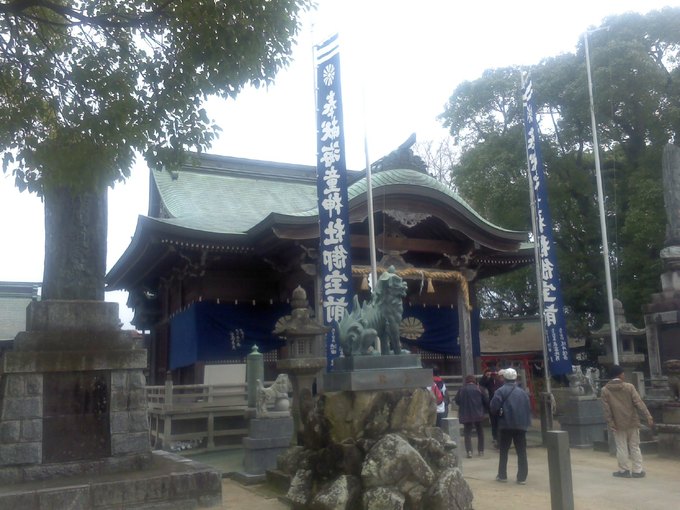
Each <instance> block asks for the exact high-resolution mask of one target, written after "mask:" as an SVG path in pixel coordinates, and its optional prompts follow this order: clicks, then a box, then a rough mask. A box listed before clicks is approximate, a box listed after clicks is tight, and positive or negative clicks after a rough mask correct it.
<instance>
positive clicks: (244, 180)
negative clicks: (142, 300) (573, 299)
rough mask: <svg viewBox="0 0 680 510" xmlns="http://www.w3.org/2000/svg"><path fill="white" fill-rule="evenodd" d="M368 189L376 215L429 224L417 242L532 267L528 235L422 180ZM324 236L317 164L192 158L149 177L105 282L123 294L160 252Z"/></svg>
mask: <svg viewBox="0 0 680 510" xmlns="http://www.w3.org/2000/svg"><path fill="white" fill-rule="evenodd" d="M348 182H349V183H350V186H349V189H348V195H349V200H350V221H351V223H352V224H353V225H354V224H359V223H362V222H364V220H365V219H366V217H367V207H366V202H367V194H366V189H367V184H366V178H365V176H364V173H363V172H348ZM372 189H373V196H374V209H375V211H376V213H377V212H378V211H383V212H386V214H388V215H389V214H390V211H393V210H396V211H398V214H402V213H406V214H412V215H415V216H417V217H419V218H429V220H427V221H425V222H422V223H423V224H424V225H425V224H426V226H425V227H426V228H427V229H429V230H425V227H423V230H422V231H420V232H416V231H415V230H412V233H413V234H420V235H414V237H416V238H420V239H423V238H428V236H433V237H431V238H442V239H443V238H446V239H447V240H448V241H460V240H461V239H466V240H467V241H468V242H470V243H474V244H475V245H477V246H481V247H485V249H484V250H483V251H484V253H480V255H483V256H489V255H491V256H500V257H510V258H511V259H515V258H516V257H517V256H520V258H521V260H520V259H519V258H518V259H517V260H514V261H511V262H508V263H513V264H516V263H520V264H526V263H527V262H528V261H529V260H533V254H532V253H530V252H531V250H530V247H531V246H532V245H529V244H527V243H526V242H525V241H526V240H527V237H528V235H527V233H526V232H519V231H511V230H507V229H504V228H502V227H499V226H497V225H494V224H492V223H490V222H488V221H486V220H485V219H484V218H482V217H481V216H480V215H479V214H478V213H477V212H475V211H474V210H473V209H472V207H470V205H469V204H467V203H466V202H465V201H464V200H462V199H461V198H460V197H459V196H458V195H457V194H456V193H454V192H453V191H452V190H451V189H449V188H448V187H446V186H445V185H443V184H442V183H440V182H438V181H437V180H436V179H434V178H433V177H431V176H430V175H427V174H426V173H423V172H420V171H417V170H413V169H408V168H406V169H400V168H396V169H387V170H382V171H379V172H377V173H375V174H373V179H372ZM428 221H429V223H428ZM318 229H319V227H318V211H317V190H316V168H315V167H312V166H304V165H291V164H284V163H276V162H268V161H257V160H247V159H241V158H231V157H224V156H213V155H204V154H202V155H195V156H194V157H193V158H192V160H191V161H190V162H189V163H188V164H186V165H185V166H184V167H183V168H182V169H181V171H179V172H168V171H154V172H152V175H151V186H150V200H149V214H148V216H146V217H140V218H139V221H138V224H137V229H136V231H135V234H134V237H133V240H132V242H131V244H130V246H129V247H128V248H127V250H126V251H125V253H124V254H123V255H122V256H121V258H120V259H119V260H118V262H117V263H116V264H115V266H114V267H113V268H112V269H111V271H110V272H109V274H108V275H107V283H108V286H109V288H110V289H117V288H127V285H128V284H129V283H130V278H129V277H128V276H126V275H129V274H130V272H136V273H138V276H137V277H136V278H135V279H136V280H137V281H139V275H140V274H142V273H146V272H148V267H149V265H150V264H153V265H157V264H159V263H160V262H158V259H159V258H160V257H163V256H165V252H164V251H163V250H162V249H161V248H160V247H159V245H163V244H165V245H166V246H167V245H168V244H174V245H177V246H185V247H187V246H188V247H200V248H202V249H209V250H217V251H222V252H229V253H241V254H243V253H248V252H252V253H254V250H255V247H256V246H259V247H260V248H262V247H269V248H270V249H278V246H279V245H278V244H276V243H278V242H279V241H280V240H294V239H298V240H299V239H307V240H313V239H316V238H318V235H319V232H318ZM353 235H354V234H353ZM276 239H278V240H279V241H275V240H276ZM154 244H155V245H156V246H155V247H154V246H152V245H154ZM135 268H136V269H135Z"/></svg>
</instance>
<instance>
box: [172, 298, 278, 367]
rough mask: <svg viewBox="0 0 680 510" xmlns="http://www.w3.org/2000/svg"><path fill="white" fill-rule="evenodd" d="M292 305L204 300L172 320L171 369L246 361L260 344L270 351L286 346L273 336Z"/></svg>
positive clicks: (261, 348) (264, 349) (261, 349)
mask: <svg viewBox="0 0 680 510" xmlns="http://www.w3.org/2000/svg"><path fill="white" fill-rule="evenodd" d="M289 314H290V305H286V304H276V305H266V304H262V305H252V304H249V303H242V304H238V305H234V304H224V303H220V304H218V303H215V302H208V301H203V302H200V303H194V304H193V305H191V306H189V308H187V309H186V310H185V311H183V312H181V313H178V314H177V315H175V316H174V317H173V318H172V319H171V320H170V368H171V369H175V368H180V367H186V366H189V365H193V364H194V363H196V362H197V361H213V360H220V359H227V358H244V357H245V356H247V355H248V354H249V353H250V352H251V349H252V347H253V345H257V347H258V348H259V350H260V352H267V351H271V350H273V349H277V348H279V347H281V346H283V345H284V341H283V340H281V339H280V338H278V337H275V336H274V335H273V334H272V331H273V330H274V326H275V324H276V321H277V320H279V319H280V318H281V317H283V316H285V315H289Z"/></svg>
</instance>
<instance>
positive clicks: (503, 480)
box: [496, 475, 508, 483]
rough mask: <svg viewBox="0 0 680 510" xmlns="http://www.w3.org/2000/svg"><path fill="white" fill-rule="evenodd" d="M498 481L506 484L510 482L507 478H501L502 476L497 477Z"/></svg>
mask: <svg viewBox="0 0 680 510" xmlns="http://www.w3.org/2000/svg"><path fill="white" fill-rule="evenodd" d="M496 481H497V482H502V483H505V482H507V481H508V479H507V478H501V475H498V476H497V477H496Z"/></svg>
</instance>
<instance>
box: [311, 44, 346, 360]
mask: <svg viewBox="0 0 680 510" xmlns="http://www.w3.org/2000/svg"><path fill="white" fill-rule="evenodd" d="M315 65H316V94H317V96H316V118H317V121H316V122H317V172H316V173H317V194H318V200H319V233H320V236H319V253H320V261H319V262H320V265H321V293H322V296H321V298H322V303H323V318H324V324H325V325H327V326H331V330H330V332H329V333H328V336H327V338H326V355H327V357H328V369H329V370H330V369H332V367H333V361H334V360H335V358H337V357H338V356H339V355H340V348H339V345H338V338H337V327H336V325H337V323H338V322H339V321H340V319H342V317H343V316H344V314H345V312H346V311H347V307H348V306H349V304H350V303H351V302H352V296H353V286H352V262H351V258H350V232H349V200H348V198H347V168H346V164H345V140H344V134H343V116H342V94H341V89H340V53H339V48H338V36H337V34H336V35H335V36H333V37H331V38H330V39H329V40H327V41H326V42H324V43H323V44H321V45H319V46H316V47H315Z"/></svg>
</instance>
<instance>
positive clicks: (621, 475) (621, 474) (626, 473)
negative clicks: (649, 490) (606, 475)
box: [612, 469, 644, 478]
mask: <svg viewBox="0 0 680 510" xmlns="http://www.w3.org/2000/svg"><path fill="white" fill-rule="evenodd" d="M612 476H615V477H617V478H630V471H628V470H627V469H626V470H625V471H614V472H613V473H612ZM642 476H644V475H642ZM638 478H642V477H641V476H639V474H638Z"/></svg>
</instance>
